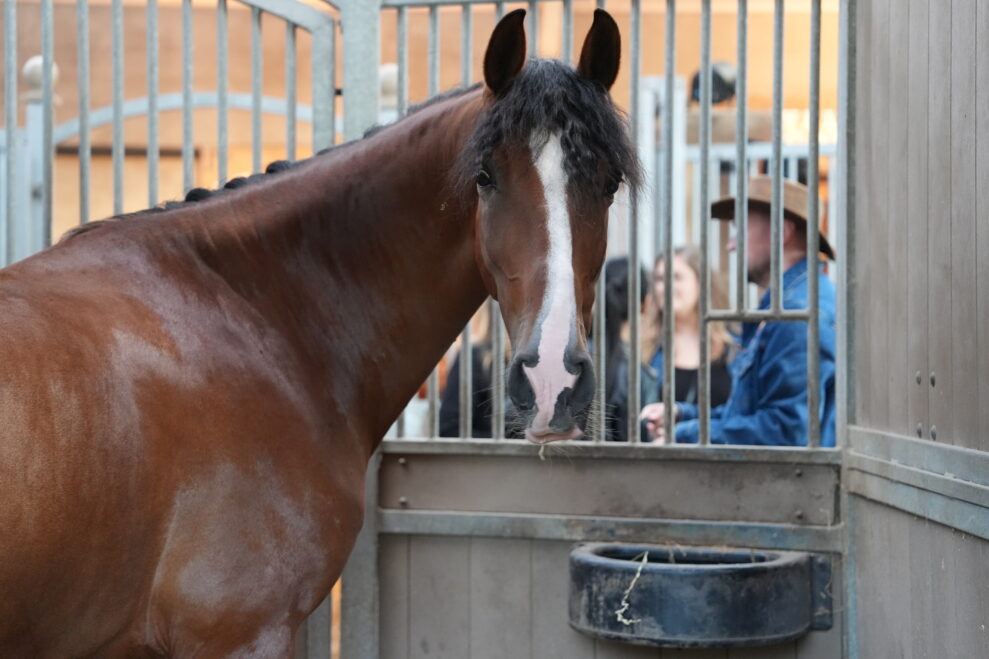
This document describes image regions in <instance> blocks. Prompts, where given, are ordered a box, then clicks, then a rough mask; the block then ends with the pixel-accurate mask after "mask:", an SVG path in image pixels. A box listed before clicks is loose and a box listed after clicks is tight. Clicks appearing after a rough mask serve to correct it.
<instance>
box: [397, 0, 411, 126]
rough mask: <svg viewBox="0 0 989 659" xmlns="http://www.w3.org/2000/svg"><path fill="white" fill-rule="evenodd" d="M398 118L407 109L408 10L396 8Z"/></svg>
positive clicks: (406, 8)
mask: <svg viewBox="0 0 989 659" xmlns="http://www.w3.org/2000/svg"><path fill="white" fill-rule="evenodd" d="M395 47H396V48H397V49H398V81H397V82H398V116H400V117H401V116H402V115H404V114H405V112H406V110H408V108H409V8H408V7H399V8H398V44H396V46H395Z"/></svg>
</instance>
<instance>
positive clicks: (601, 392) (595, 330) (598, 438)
mask: <svg viewBox="0 0 989 659" xmlns="http://www.w3.org/2000/svg"><path fill="white" fill-rule="evenodd" d="M597 8H598V9H604V0H598V2H597ZM571 11H572V8H571ZM571 48H572V46H571ZM633 86H634V85H633ZM629 265H630V266H631V262H630V263H629ZM631 271H632V268H631V267H629V276H631ZM607 295H608V291H607V287H606V282H605V280H604V273H603V272H602V273H601V275H600V276H599V277H598V282H597V284H596V286H595V291H594V300H595V303H594V317H593V318H592V319H591V335H592V336H593V337H594V372H595V373H596V374H597V380H596V382H595V388H596V391H595V393H594V407H595V408H596V409H598V410H601V413H600V416H601V420H600V423H598V424H597V425H596V426H595V427H594V430H595V432H594V437H592V439H593V441H595V442H603V441H605V439H607V436H608V424H607V421H606V419H607V414H608V391H607V388H606V386H607V383H606V382H605V380H604V376H605V373H606V372H607V365H608V355H607V354H606V350H607V345H608V337H606V336H605V333H606V332H607V326H608V318H607V307H608V304H607V300H606V298H607ZM631 370H633V369H631V368H630V369H629V371H631ZM632 409H634V408H632V406H631V405H629V410H632ZM630 414H631V412H630ZM636 425H638V422H636Z"/></svg>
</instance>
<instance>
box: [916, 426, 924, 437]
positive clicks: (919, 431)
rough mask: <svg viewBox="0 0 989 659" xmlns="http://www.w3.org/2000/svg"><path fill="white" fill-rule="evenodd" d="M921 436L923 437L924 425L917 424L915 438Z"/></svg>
mask: <svg viewBox="0 0 989 659" xmlns="http://www.w3.org/2000/svg"><path fill="white" fill-rule="evenodd" d="M923 436H924V424H923V423H918V424H917V437H923Z"/></svg>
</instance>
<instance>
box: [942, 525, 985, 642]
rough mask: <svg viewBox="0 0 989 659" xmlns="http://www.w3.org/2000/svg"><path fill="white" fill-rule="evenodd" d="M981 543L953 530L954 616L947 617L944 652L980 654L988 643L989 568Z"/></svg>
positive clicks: (952, 594)
mask: <svg viewBox="0 0 989 659" xmlns="http://www.w3.org/2000/svg"><path fill="white" fill-rule="evenodd" d="M982 544H984V543H981V542H980V541H979V540H978V538H973V537H972V536H970V535H966V534H964V533H960V532H953V533H952V552H951V559H950V569H951V572H952V577H953V579H952V583H953V589H952V591H951V597H952V599H953V600H954V602H955V613H956V614H955V616H954V617H952V618H949V619H946V620H945V624H946V626H947V628H948V629H947V636H948V646H947V647H946V648H945V650H944V651H945V656H949V657H966V656H973V655H974V656H978V653H979V650H980V649H985V648H986V647H987V646H989V638H987V636H989V631H986V630H987V627H989V625H987V624H986V623H987V618H989V616H987V615H986V611H985V610H984V609H983V608H982V605H983V600H982V594H983V593H984V592H986V591H989V581H986V579H987V578H989V568H987V566H986V565H985V564H983V563H981V560H982V546H981V545H982Z"/></svg>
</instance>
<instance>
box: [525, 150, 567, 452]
mask: <svg viewBox="0 0 989 659" xmlns="http://www.w3.org/2000/svg"><path fill="white" fill-rule="evenodd" d="M536 171H537V172H538V174H539V178H540V180H541V181H542V184H543V194H544V195H545V206H546V229H547V231H548V233H549V252H548V253H547V256H546V292H545V294H544V297H543V304H542V307H541V308H540V311H539V318H538V319H537V321H536V327H535V328H534V330H533V331H534V332H537V333H538V336H539V346H538V354H539V363H538V364H536V366H534V367H533V368H529V367H528V366H525V367H523V368H524V372H525V374H526V376H527V377H528V378H529V382H530V384H531V385H532V390H533V392H534V393H535V395H536V410H537V411H536V416H535V418H534V419H533V420H532V426H531V431H532V432H533V433H536V434H545V433H548V432H550V429H549V424H550V421H552V419H553V415H554V413H555V411H556V401H557V399H558V398H559V396H560V393H561V392H562V391H563V390H564V389H565V388H567V387H570V388H573V386H574V383H575V382H576V380H577V376H575V375H573V374H572V373H570V372H568V371H567V369H566V367H564V365H563V357H564V353H565V352H566V349H567V345H568V344H569V343H570V333H571V331H572V330H573V327H574V314H575V313H576V311H575V309H576V302H575V297H574V274H573V244H572V242H571V234H570V213H569V211H568V210H567V175H566V172H565V170H564V169H563V148H562V147H561V145H560V136H559V134H557V133H554V134H553V135H551V136H550V138H549V140H548V141H547V142H546V144H545V145H544V146H543V148H542V151H541V152H540V153H539V156H538V158H536Z"/></svg>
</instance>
